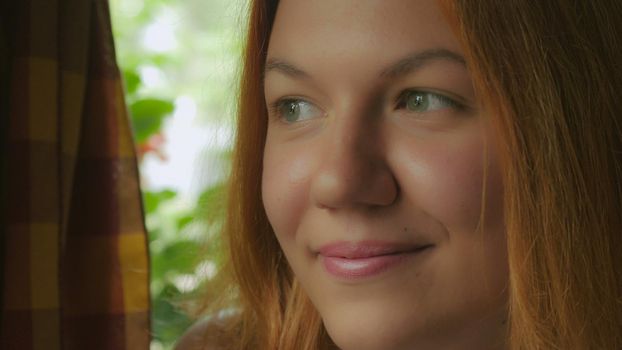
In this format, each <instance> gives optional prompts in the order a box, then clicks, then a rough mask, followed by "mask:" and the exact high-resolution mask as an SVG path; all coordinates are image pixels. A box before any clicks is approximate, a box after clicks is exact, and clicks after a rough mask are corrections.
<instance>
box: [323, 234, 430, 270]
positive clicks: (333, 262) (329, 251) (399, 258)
mask: <svg viewBox="0 0 622 350" xmlns="http://www.w3.org/2000/svg"><path fill="white" fill-rule="evenodd" d="M430 247H432V245H431V244H422V245H411V244H396V243H389V242H379V241H362V242H335V243H331V244H327V245H324V246H322V247H321V248H320V249H319V251H318V252H319V255H320V256H321V257H322V263H323V265H324V268H325V269H326V271H327V272H328V273H330V274H331V275H333V276H335V277H337V278H340V279H347V280H352V279H359V278H365V277H371V276H374V275H377V274H380V273H382V272H384V271H387V270H389V269H390V268H392V267H395V266H397V265H399V264H400V263H402V262H404V261H405V260H407V259H409V258H412V257H414V256H416V255H419V254H420V253H421V252H423V251H425V250H427V248H430Z"/></svg>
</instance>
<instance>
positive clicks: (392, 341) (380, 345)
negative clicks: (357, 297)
mask: <svg viewBox="0 0 622 350" xmlns="http://www.w3.org/2000/svg"><path fill="white" fill-rule="evenodd" d="M324 326H325V327H326V330H327V332H328V335H329V336H330V337H331V339H332V340H333V342H334V343H335V344H336V345H337V346H338V347H339V349H341V350H412V349H413V348H416V349H419V347H415V345H414V344H416V341H415V339H412V337H413V332H412V330H407V329H405V328H406V327H404V326H405V324H403V323H402V324H399V325H394V324H393V322H385V320H382V319H380V318H378V317H375V318H365V317H361V316H360V315H352V317H335V318H332V319H331V318H326V319H324Z"/></svg>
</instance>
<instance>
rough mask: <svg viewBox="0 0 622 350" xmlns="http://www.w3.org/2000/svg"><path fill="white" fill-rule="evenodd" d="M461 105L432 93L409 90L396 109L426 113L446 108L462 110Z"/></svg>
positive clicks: (402, 95) (399, 99)
mask: <svg viewBox="0 0 622 350" xmlns="http://www.w3.org/2000/svg"><path fill="white" fill-rule="evenodd" d="M461 107H462V105H461V104H459V103H458V102H456V101H454V100H453V99H451V98H449V97H447V96H444V95H441V94H437V93H434V92H430V91H419V90H408V91H405V92H403V93H402V94H401V95H400V97H399V98H398V101H397V106H396V108H398V109H406V110H407V111H408V112H413V113H425V112H431V111H437V110H441V109H445V108H454V109H460V108H461Z"/></svg>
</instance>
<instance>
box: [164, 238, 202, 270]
mask: <svg viewBox="0 0 622 350" xmlns="http://www.w3.org/2000/svg"><path fill="white" fill-rule="evenodd" d="M200 249H201V247H200V246H199V243H197V242H195V241H190V240H184V241H176V242H173V243H172V244H171V245H169V246H168V247H166V248H164V251H162V253H161V254H159V256H158V257H157V258H158V259H154V261H153V263H154V265H156V266H154V269H163V270H165V271H166V272H164V274H166V275H168V274H184V273H194V269H195V268H196V266H197V265H198V263H199V252H200ZM160 263H162V264H166V266H165V267H163V266H157V265H158V264H160Z"/></svg>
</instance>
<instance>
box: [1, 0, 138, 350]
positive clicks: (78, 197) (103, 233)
mask: <svg viewBox="0 0 622 350" xmlns="http://www.w3.org/2000/svg"><path fill="white" fill-rule="evenodd" d="M0 78H1V81H0V84H2V85H1V86H0V95H1V96H0V103H1V105H0V116H1V117H2V118H1V119H0V141H2V142H0V152H1V153H0V156H1V158H0V163H1V165H0V180H1V181H2V183H1V185H2V186H1V189H0V194H1V195H2V197H0V198H1V203H0V206H1V208H0V209H2V210H1V213H0V215H1V218H0V230H1V231H0V235H1V236H0V297H1V305H2V315H1V319H0V348H1V349H11V350H14V349H36V350H55V349H115V350H124V349H132V350H134V349H147V348H148V347H149V340H150V335H149V288H148V287H149V286H148V281H149V278H148V277H149V276H148V275H149V274H148V255H147V240H146V234H145V227H144V224H143V213H142V208H141V202H140V192H139V186H138V176H137V166H136V159H135V153H134V146H133V144H132V137H131V133H130V128H129V124H128V116H127V111H126V107H125V102H124V97H123V89H122V83H121V80H120V75H119V70H118V68H117V66H116V63H115V53H114V47H113V40H112V34H111V28H110V15H109V10H108V4H107V2H106V0H1V1H0Z"/></svg>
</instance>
